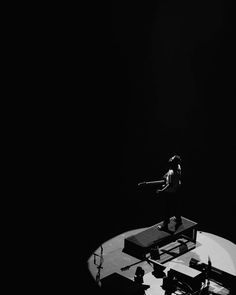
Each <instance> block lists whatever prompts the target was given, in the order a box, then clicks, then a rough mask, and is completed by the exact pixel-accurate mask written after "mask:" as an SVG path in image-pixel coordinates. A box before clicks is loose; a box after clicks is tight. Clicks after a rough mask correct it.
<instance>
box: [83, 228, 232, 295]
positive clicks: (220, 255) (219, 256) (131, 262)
mask: <svg viewBox="0 0 236 295" xmlns="http://www.w3.org/2000/svg"><path fill="white" fill-rule="evenodd" d="M143 230H145V228H142V229H136V230H133V231H129V232H126V233H123V234H121V235H119V236H116V237H114V238H113V239H111V240H109V241H107V242H105V243H104V244H103V245H102V247H103V259H104V260H103V264H102V267H103V268H102V269H101V272H100V279H102V278H105V277H107V276H109V275H110V274H112V273H114V272H116V273H118V274H120V275H122V276H124V277H126V278H128V279H130V280H133V278H134V275H135V271H136V268H137V266H141V267H142V268H143V269H144V271H145V275H144V284H147V285H150V288H149V289H147V290H146V291H145V292H146V295H154V294H155V295H162V294H164V291H163V289H162V288H161V284H162V279H161V278H160V279H158V278H155V277H154V276H153V275H152V271H153V268H152V266H151V265H150V264H148V263H147V262H146V261H143V262H140V260H139V259H137V258H135V257H132V256H130V255H128V254H126V253H124V252H122V249H123V247H124V239H125V238H127V237H129V236H132V235H136V234H137V233H139V232H142V231H143ZM94 253H95V254H97V255H100V253H101V248H100V247H99V248H98V249H97V250H96V251H94ZM208 256H209V257H210V259H211V262H212V266H213V267H216V268H219V269H220V270H223V271H225V272H228V273H230V274H232V275H236V245H235V244H233V243H232V242H230V241H228V240H226V239H224V238H221V237H219V236H216V235H213V234H211V233H207V232H201V231H197V240H196V247H195V248H194V249H192V250H190V251H188V252H187V253H185V254H183V255H180V256H178V257H177V258H174V259H172V260H171V261H169V262H166V263H164V264H163V265H164V266H166V269H165V272H167V271H168V270H169V268H170V267H171V265H173V263H178V264H184V265H186V266H189V262H190V260H191V258H195V259H197V260H200V261H201V262H203V263H207V262H208ZM95 258H96V261H94V255H93V254H92V255H91V257H90V258H89V259H88V269H89V271H90V273H91V276H92V277H93V278H94V280H95V279H96V275H97V273H98V269H97V266H96V265H95V264H94V262H96V264H98V263H99V256H96V257H95ZM127 266H130V267H129V268H128V269H127V270H122V268H124V267H127ZM211 288H212V290H214V292H215V293H216V294H227V293H225V291H224V290H223V289H221V290H220V289H219V286H217V285H215V286H214V284H212V286H211Z"/></svg>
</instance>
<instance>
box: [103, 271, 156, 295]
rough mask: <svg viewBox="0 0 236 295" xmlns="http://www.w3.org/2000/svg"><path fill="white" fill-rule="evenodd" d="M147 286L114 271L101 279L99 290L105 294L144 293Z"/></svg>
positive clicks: (136, 294) (135, 294)
mask: <svg viewBox="0 0 236 295" xmlns="http://www.w3.org/2000/svg"><path fill="white" fill-rule="evenodd" d="M149 287H150V286H149V285H140V284H138V283H135V282H134V281H132V280H130V279H128V278H126V277H123V276H122V275H120V274H118V273H116V272H115V273H113V274H111V275H109V276H107V277H105V278H103V279H101V290H102V294H105V295H108V294H109V295H111V294H112V295H121V294H122V295H144V294H145V290H147V289H148V288H149Z"/></svg>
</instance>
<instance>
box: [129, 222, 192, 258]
mask: <svg viewBox="0 0 236 295" xmlns="http://www.w3.org/2000/svg"><path fill="white" fill-rule="evenodd" d="M182 221H183V223H182V225H180V226H179V227H178V228H177V229H175V225H176V222H175V221H174V217H172V218H171V220H170V223H169V226H168V231H163V230H160V229H159V228H158V226H160V225H162V222H160V223H158V224H155V225H154V226H151V227H149V228H148V229H146V230H144V231H142V232H140V233H138V234H136V235H133V236H130V237H128V238H126V239H125V240H124V248H123V252H125V253H127V254H129V255H132V256H134V257H137V258H140V259H142V258H144V257H145V255H146V254H147V253H150V251H151V249H153V248H157V249H158V248H160V247H163V246H165V245H167V244H170V243H173V242H175V241H177V240H178V239H179V240H181V239H182V243H183V244H185V245H186V244H187V243H190V244H191V245H192V248H193V246H194V244H195V243H196V235H197V223H196V222H194V221H191V220H189V219H187V218H186V217H182ZM180 243H181V241H180ZM159 254H160V258H159V260H160V262H161V263H164V262H166V261H167V260H166V259H164V260H163V256H162V255H166V253H165V252H162V253H159Z"/></svg>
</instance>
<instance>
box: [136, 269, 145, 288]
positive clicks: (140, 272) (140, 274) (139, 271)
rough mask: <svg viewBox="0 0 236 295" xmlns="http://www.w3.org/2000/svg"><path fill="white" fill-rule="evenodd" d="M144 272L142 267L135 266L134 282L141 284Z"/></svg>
mask: <svg viewBox="0 0 236 295" xmlns="http://www.w3.org/2000/svg"><path fill="white" fill-rule="evenodd" d="M144 274H145V271H144V270H143V269H142V267H141V266H138V267H137V268H136V272H135V276H134V281H135V283H138V284H143V276H144Z"/></svg>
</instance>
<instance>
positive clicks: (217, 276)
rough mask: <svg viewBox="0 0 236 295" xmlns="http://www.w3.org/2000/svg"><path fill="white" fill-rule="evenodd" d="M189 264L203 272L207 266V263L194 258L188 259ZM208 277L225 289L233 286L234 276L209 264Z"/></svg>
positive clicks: (235, 278) (235, 277) (235, 279)
mask: <svg viewBox="0 0 236 295" xmlns="http://www.w3.org/2000/svg"><path fill="white" fill-rule="evenodd" d="M189 266H190V267H192V268H194V269H197V270H199V271H202V272H203V273H205V272H206V270H207V268H208V264H207V263H202V262H200V261H199V260H196V259H194V258H192V259H191V260H190V262H189ZM208 277H209V280H211V281H215V282H216V283H218V284H220V285H222V286H224V287H226V288H227V289H230V290H232V289H233V288H235V282H236V276H234V275H232V274H229V273H227V272H225V271H223V270H220V269H218V268H216V267H213V266H211V269H210V271H209V274H208Z"/></svg>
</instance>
